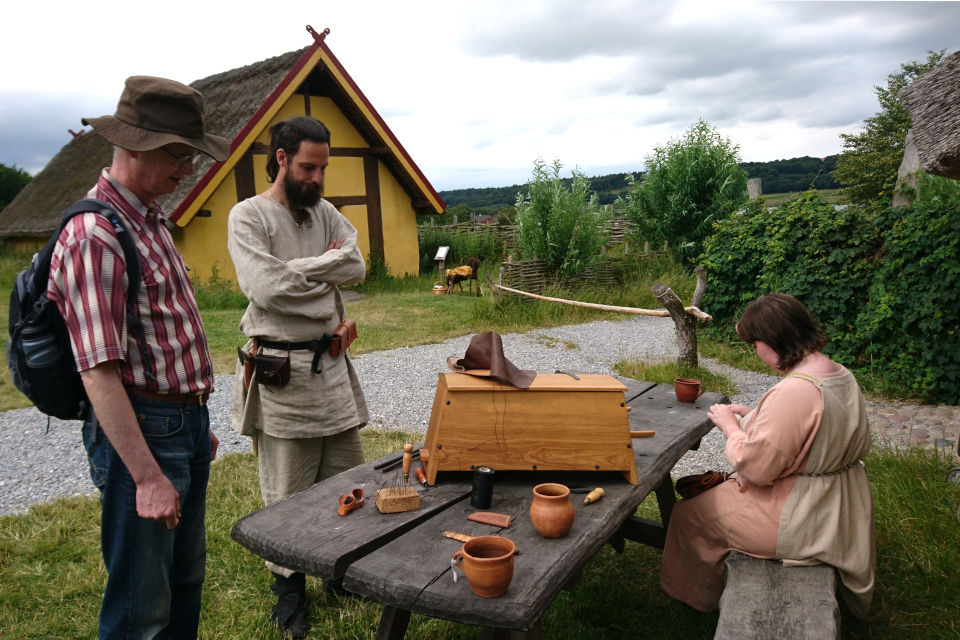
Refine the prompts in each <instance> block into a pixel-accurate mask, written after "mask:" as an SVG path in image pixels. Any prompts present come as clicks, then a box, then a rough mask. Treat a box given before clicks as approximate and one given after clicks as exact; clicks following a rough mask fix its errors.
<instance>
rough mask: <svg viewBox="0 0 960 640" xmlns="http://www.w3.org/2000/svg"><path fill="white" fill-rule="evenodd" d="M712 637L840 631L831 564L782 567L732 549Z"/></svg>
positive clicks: (763, 638)
mask: <svg viewBox="0 0 960 640" xmlns="http://www.w3.org/2000/svg"><path fill="white" fill-rule="evenodd" d="M723 576H724V579H725V580H726V588H725V589H724V591H723V595H722V596H720V621H719V623H718V624H717V632H716V635H714V640H749V639H752V638H755V639H756V640H767V639H768V638H777V639H778V640H792V639H796V640H825V639H827V638H839V637H840V609H839V607H838V606H837V596H836V593H837V577H836V571H835V570H834V568H833V567H831V566H830V565H826V564H820V565H816V566H813V567H785V566H783V564H782V563H780V562H779V561H777V560H760V559H759V558H754V557H752V556H748V555H746V554H743V553H739V552H737V551H732V552H731V553H730V555H729V556H728V557H727V561H726V562H725V563H724V565H723Z"/></svg>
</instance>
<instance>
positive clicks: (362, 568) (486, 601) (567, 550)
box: [344, 471, 635, 629]
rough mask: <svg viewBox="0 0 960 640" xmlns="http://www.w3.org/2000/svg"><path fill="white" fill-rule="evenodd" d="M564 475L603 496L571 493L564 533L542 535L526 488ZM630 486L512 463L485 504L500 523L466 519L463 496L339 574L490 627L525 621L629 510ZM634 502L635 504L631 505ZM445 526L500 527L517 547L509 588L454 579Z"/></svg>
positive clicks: (403, 601) (397, 600) (613, 477)
mask: <svg viewBox="0 0 960 640" xmlns="http://www.w3.org/2000/svg"><path fill="white" fill-rule="evenodd" d="M550 481H562V482H564V483H565V484H567V485H574V486H576V485H579V486H583V487H590V488H592V487H595V486H602V487H603V488H604V490H605V492H606V496H605V497H604V499H603V500H601V501H600V502H597V503H595V504H591V505H584V504H583V498H584V495H585V494H573V495H571V498H572V500H571V502H573V505H574V512H575V513H576V518H575V520H574V523H573V527H572V529H571V530H570V533H568V534H567V535H566V536H565V537H563V538H559V539H545V538H543V537H542V536H541V535H540V534H539V533H537V531H536V530H535V529H534V528H533V525H532V524H531V522H530V517H529V510H530V504H531V502H532V501H533V492H532V489H533V487H534V486H535V485H536V484H539V483H540V482H550ZM634 492H635V487H634V486H633V485H631V484H630V483H628V482H627V481H626V480H625V479H624V478H623V476H622V475H620V474H618V473H615V472H593V473H591V472H559V471H544V472H536V471H511V472H510V473H509V474H508V475H507V477H506V478H504V479H502V480H499V481H498V482H497V483H496V485H495V486H494V495H493V501H492V504H491V507H490V511H493V512H496V513H505V514H508V515H510V516H511V517H512V523H511V525H510V527H509V528H506V529H499V528H497V527H493V526H490V525H485V524H481V523H477V522H472V521H470V520H467V516H468V515H469V514H470V513H473V512H474V511H476V509H473V508H472V507H471V506H470V503H469V501H466V500H465V501H462V502H460V503H457V504H456V505H454V506H453V507H451V508H450V509H447V510H446V511H444V512H443V513H441V514H438V515H437V516H435V517H434V518H432V519H430V520H429V521H427V522H425V523H423V524H421V525H420V526H418V527H417V528H416V530H414V531H411V532H409V533H407V534H404V535H403V536H400V537H399V538H397V539H396V540H394V541H393V542H391V543H389V544H387V545H385V546H384V547H382V548H381V549H379V550H378V551H376V552H374V553H372V554H370V555H368V556H367V557H365V558H362V559H360V560H357V561H356V562H354V563H353V564H352V565H351V566H350V568H349V569H348V570H347V573H346V575H345V576H344V587H345V588H346V589H348V590H349V591H353V592H354V593H358V594H360V595H363V596H367V597H370V598H373V599H375V600H378V601H380V602H383V603H384V604H387V605H392V606H395V607H397V608H401V609H407V610H411V611H414V612H416V613H421V614H426V615H430V616H434V617H439V618H444V619H447V620H455V621H457V622H463V623H467V624H478V625H484V626H490V627H506V628H514V629H528V628H530V627H531V626H532V625H533V624H535V623H536V621H537V620H539V618H540V616H541V615H542V614H543V611H544V610H546V608H547V606H548V605H549V604H550V602H552V601H553V599H554V598H555V597H556V595H557V593H559V592H560V590H561V589H562V588H563V587H564V585H566V584H567V583H568V582H569V581H570V579H571V578H572V577H574V576H576V574H577V573H578V572H579V570H580V569H581V568H582V567H583V566H584V565H585V564H586V562H587V561H588V560H589V559H590V558H591V557H593V555H594V554H595V553H596V552H597V551H598V550H599V549H600V548H601V547H602V546H603V544H604V536H606V535H607V534H609V535H612V534H613V533H614V532H615V531H616V530H617V529H618V527H619V521H622V519H623V518H622V517H620V516H621V514H622V515H623V516H624V517H625V515H626V514H627V513H629V512H630V510H629V507H625V506H624V503H631V502H633V500H634V499H633V498H630V497H629V496H631V495H632V494H633V493H634ZM634 508H635V505H634ZM444 531H456V532H459V533H465V534H467V535H471V536H478V535H504V536H506V537H508V538H510V539H511V540H513V541H514V543H515V544H516V545H517V546H518V547H519V549H520V554H519V555H518V556H517V557H516V559H515V561H514V562H515V572H514V578H513V582H511V584H510V589H509V590H508V591H507V593H506V594H505V595H504V596H501V597H499V598H481V597H479V596H476V595H474V593H473V592H472V591H471V589H470V586H469V584H468V583H467V580H466V577H465V576H464V575H463V573H462V572H459V571H458V573H459V574H460V575H459V579H458V581H457V583H456V584H454V582H453V578H452V576H451V573H450V572H451V569H450V559H451V557H452V555H453V554H454V553H455V552H456V551H457V550H458V549H459V548H460V546H461V543H460V542H457V541H456V540H451V539H449V538H444V537H442V535H441V534H442V533H443V532H444Z"/></svg>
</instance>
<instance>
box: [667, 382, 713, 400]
mask: <svg viewBox="0 0 960 640" xmlns="http://www.w3.org/2000/svg"><path fill="white" fill-rule="evenodd" d="M673 388H674V389H676V391H677V400H679V401H680V402H695V401H696V399H697V398H699V397H700V396H702V395H703V392H704V391H706V388H704V386H703V383H702V382H700V381H699V380H694V379H693V378H677V379H676V380H674V381H673Z"/></svg>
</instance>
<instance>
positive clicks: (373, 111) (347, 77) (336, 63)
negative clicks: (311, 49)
mask: <svg viewBox="0 0 960 640" xmlns="http://www.w3.org/2000/svg"><path fill="white" fill-rule="evenodd" d="M318 44H319V45H320V48H321V49H322V50H323V52H324V53H325V54H326V55H327V56H329V58H330V63H331V64H332V65H334V66H335V67H336V68H337V71H339V72H340V73H341V74H342V75H343V78H344V80H346V81H347V82H348V83H349V84H350V87H351V88H352V89H353V90H354V91H355V92H356V94H357V97H358V98H360V100H362V101H363V104H364V105H365V106H366V107H367V109H369V110H370V113H371V114H372V115H373V117H374V118H376V120H377V123H379V125H380V126H381V127H383V130H384V131H385V132H386V134H387V135H388V136H389V137H390V140H391V142H393V143H394V144H395V145H397V151H399V152H400V153H401V154H402V155H403V157H404V158H405V159H406V161H407V162H408V163H410V167H411V168H413V170H414V171H415V172H416V173H417V175H418V176H420V179H421V180H422V181H423V184H424V185H426V187H427V189H429V190H430V193H431V194H433V197H434V198H436V199H437V202H439V203H440V206H441V207H442V208H443V209H444V210H445V209H446V208H447V203H446V202H444V201H443V198H441V197H440V194H438V193H437V192H436V190H434V188H433V185H432V184H430V181H429V180H427V177H426V176H425V175H423V172H422V171H420V167H418V166H417V163H416V162H414V161H413V158H411V157H410V154H408V153H407V150H406V149H404V148H403V145H402V144H400V141H399V140H397V137H396V136H395V135H393V131H391V130H390V127H388V126H387V123H386V122H384V121H383V118H381V117H380V114H379V113H377V110H376V109H374V108H373V105H372V104H370V101H369V100H367V96H365V95H363V91H361V90H360V87H358V86H357V83H356V82H354V81H353V78H351V77H350V74H349V73H347V70H346V69H344V68H343V65H342V64H340V61H339V60H337V56H335V55H333V52H332V51H330V48H329V47H328V46H327V45H326V42H324V41H322V40H321V41H320V42H318Z"/></svg>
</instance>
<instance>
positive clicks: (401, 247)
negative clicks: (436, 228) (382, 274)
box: [377, 162, 420, 278]
mask: <svg viewBox="0 0 960 640" xmlns="http://www.w3.org/2000/svg"><path fill="white" fill-rule="evenodd" d="M377 166H378V168H379V170H380V211H381V215H382V218H383V253H384V256H383V257H384V258H386V260H387V266H388V267H389V268H390V275H392V276H394V277H398V278H402V277H403V276H404V275H406V274H410V275H414V276H415V275H417V274H418V273H420V245H419V238H418V237H417V214H416V212H415V211H414V210H413V207H411V206H410V196H409V195H407V192H406V191H404V190H403V187H401V186H400V183H398V182H397V180H396V179H395V178H394V177H393V175H392V174H391V173H390V171H389V170H388V169H387V168H386V167H385V166H383V163H382V162H378V163H377Z"/></svg>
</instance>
